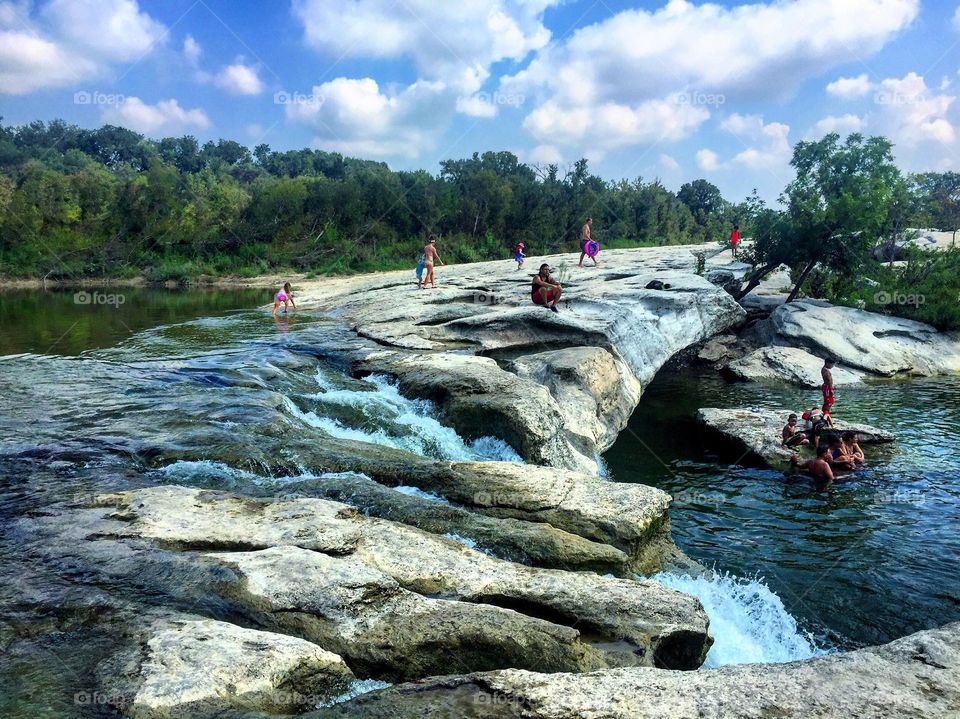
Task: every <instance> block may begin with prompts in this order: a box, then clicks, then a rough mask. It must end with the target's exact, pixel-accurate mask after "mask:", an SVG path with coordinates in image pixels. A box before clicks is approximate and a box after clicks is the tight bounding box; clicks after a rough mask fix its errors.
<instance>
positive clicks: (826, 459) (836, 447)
mask: <svg viewBox="0 0 960 719" xmlns="http://www.w3.org/2000/svg"><path fill="white" fill-rule="evenodd" d="M835 364H836V362H835V360H834V359H833V358H832V357H827V358H826V359H825V360H824V362H823V367H822V368H821V369H820V377H821V379H822V380H823V382H822V384H821V385H820V392H821V394H822V395H823V404H822V405H821V406H819V407H818V406H814V407H812V408H810V409H809V410H807V411H806V412H804V413H803V414H802V415H801V419H803V421H804V422H805V426H804V428H803V429H798V427H797V424H798V421H799V420H798V418H797V415H796V414H791V415H790V416H789V417H788V418H787V423H786V425H784V427H783V430H781V441H782V445H783V447H785V448H787V449H796V448H798V447H802V446H804V445H813V448H814V452H815V454H816V456H815V457H814V458H813V459H809V460H807V461H806V462H801V461H800V458H799V457H798V456H797V455H796V454H793V455H791V457H790V462H791V464H792V465H793V466H794V467H797V468H799V469H803V470H806V471H807V472H809V473H810V474H811V475H812V476H813V477H815V478H817V479H821V480H833V479H834V470H843V471H846V470H853V469H856V468H857V467H858V466H860V465H862V464H865V463H866V457H865V456H864V454H863V450H862V449H861V448H860V444H859V443H858V442H857V434H856V432H850V431H846V432H838V431H837V430H836V429H835V428H834V426H833V419H832V418H831V416H830V413H831V411H832V410H833V405H834V403H835V393H834V383H833V372H832V370H833V367H834V365H835Z"/></svg>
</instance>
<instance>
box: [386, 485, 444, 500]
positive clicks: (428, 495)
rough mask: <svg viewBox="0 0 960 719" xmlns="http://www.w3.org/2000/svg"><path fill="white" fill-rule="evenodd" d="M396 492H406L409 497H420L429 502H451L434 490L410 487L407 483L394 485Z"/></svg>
mask: <svg viewBox="0 0 960 719" xmlns="http://www.w3.org/2000/svg"><path fill="white" fill-rule="evenodd" d="M393 490H394V491H395V492H400V494H406V495H407V496H409V497H419V498H420V499H426V500H427V501H429V502H437V503H438V504H450V502H448V501H447V500H445V499H444V498H443V497H441V496H440V495H439V494H434V493H433V492H424V491H423V490H422V489H420V488H419V487H409V486H407V485H400V486H399V487H394V488H393Z"/></svg>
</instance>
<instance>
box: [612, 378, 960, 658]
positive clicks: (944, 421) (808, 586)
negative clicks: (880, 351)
mask: <svg viewBox="0 0 960 719" xmlns="http://www.w3.org/2000/svg"><path fill="white" fill-rule="evenodd" d="M819 399H820V393H819V390H804V389H799V388H794V387H783V386H770V385H761V384H741V383H737V384H730V383H727V382H725V381H723V380H722V379H721V378H719V377H717V376H716V375H715V374H713V373H698V372H695V371H689V370H687V371H683V370H679V371H670V370H664V371H662V372H661V374H660V375H659V376H658V377H657V378H656V379H655V380H654V381H653V382H652V383H651V384H650V386H649V387H647V388H646V390H645V392H644V395H643V399H642V400H641V402H640V405H639V407H638V408H637V410H636V411H635V413H634V415H633V417H632V418H631V420H630V423H629V427H628V428H627V430H626V431H624V432H623V433H622V434H621V435H620V437H619V438H618V440H617V442H616V444H615V445H614V446H613V447H612V448H611V449H610V450H609V451H608V452H607V453H606V454H605V459H606V462H607V465H608V467H609V471H610V472H611V473H612V475H613V478H614V479H616V480H618V481H624V482H642V483H645V484H650V485H653V486H656V487H660V488H661V489H664V490H666V491H668V492H670V493H671V494H672V495H673V496H674V505H673V508H672V509H671V519H672V526H673V535H674V538H675V539H676V541H677V543H678V544H679V545H680V547H681V548H682V549H684V551H686V552H687V553H688V554H689V555H691V556H692V557H694V558H695V559H697V560H699V561H700V562H702V563H704V564H706V565H708V566H711V567H714V568H715V569H716V570H717V571H718V572H720V573H722V574H730V575H733V576H732V577H730V576H724V577H720V578H719V579H717V580H715V581H714V582H711V583H704V582H702V581H698V582H693V581H691V580H685V579H682V578H668V579H667V581H669V582H670V583H671V584H673V585H674V586H677V587H678V588H681V589H686V590H687V591H692V592H693V593H695V594H698V595H699V596H700V597H701V599H702V600H703V601H704V603H705V605H707V606H708V607H710V606H711V605H712V606H713V607H714V609H713V613H712V616H711V620H712V623H713V627H714V631H715V632H717V633H718V635H719V636H718V642H717V646H715V652H716V653H718V654H720V655H722V657H721V659H720V662H721V663H726V662H725V658H727V657H734V658H736V660H740V661H743V660H746V661H752V660H754V659H759V658H761V657H765V658H767V659H770V658H772V657H773V656H775V654H771V649H773V647H775V646H777V645H778V644H779V646H780V649H782V650H783V651H784V656H787V657H790V658H792V657H795V656H798V655H802V654H804V653H806V652H808V651H816V650H817V649H821V650H822V649H831V648H844V649H847V648H852V647H857V646H862V645H865V644H878V643H883V642H888V641H890V640H892V639H895V638H897V637H901V636H904V635H906V634H909V633H911V632H915V631H918V630H921V629H926V628H931V627H935V626H939V625H942V624H944V623H946V622H949V621H957V620H958V619H960V571H958V567H960V533H958V530H960V380H958V379H955V378H949V379H915V380H904V381H880V382H874V383H871V384H869V385H867V386H865V387H862V388H858V389H852V388H851V389H844V388H840V389H839V390H838V392H837V405H836V411H835V412H834V416H836V417H838V418H842V419H846V420H850V421H855V422H866V423H868V424H871V425H874V426H877V427H881V428H884V429H887V430H890V431H892V432H894V433H895V434H896V436H897V438H898V441H897V442H896V444H895V445H887V446H870V445H865V446H864V450H865V452H866V453H867V459H868V465H869V466H868V467H867V468H866V469H863V470H859V471H858V472H856V473H855V474H854V475H853V476H852V477H851V478H850V479H848V480H845V481H842V482H838V483H836V484H833V485H832V486H829V487H826V488H822V489H821V488H817V487H815V486H814V485H813V484H812V483H811V482H810V481H809V480H808V479H806V478H804V477H792V478H790V477H786V476H785V475H784V474H783V473H782V472H778V471H772V470H760V469H749V468H744V467H739V466H737V465H735V464H733V462H735V461H736V460H737V456H736V453H731V451H730V450H729V448H724V447H722V446H717V445H716V444H714V443H713V442H712V441H710V440H707V439H705V438H704V436H703V435H702V432H701V430H700V429H699V428H698V426H697V424H696V422H695V419H694V418H695V416H696V411H697V409H698V408H700V407H743V406H747V407H750V406H756V407H762V408H773V409H777V408H781V409H782V408H788V409H790V410H792V411H796V412H797V413H799V412H801V411H802V410H803V409H804V408H809V407H810V406H812V405H814V404H816V403H817V402H818V401H819ZM785 416H786V415H785ZM744 613H746V614H752V615H754V616H757V617H763V618H764V619H763V621H761V622H758V623H749V622H748V623H744V622H742V621H741V620H742V618H743V615H744ZM791 618H795V619H796V622H797V624H798V627H797V629H798V631H794V626H793V625H792V619H791ZM718 622H723V623H724V624H726V625H728V626H727V627H726V629H725V630H720V631H718V630H717V626H718ZM801 639H807V640H808V642H809V646H805V645H804V642H803V641H801ZM771 640H773V641H771Z"/></svg>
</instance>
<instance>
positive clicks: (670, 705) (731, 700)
mask: <svg viewBox="0 0 960 719" xmlns="http://www.w3.org/2000/svg"><path fill="white" fill-rule="evenodd" d="M309 716H310V717H312V719H321V718H322V719H334V718H337V719H346V717H350V718H351V719H381V718H382V719H386V717H391V718H392V717H398V716H424V717H426V716H429V717H431V719H454V717H456V718H457V719H460V718H461V717H466V716H469V717H473V718H474V719H485V718H486V717H490V718H491V719H492V718H493V717H497V719H520V718H522V719H582V718H583V717H589V718H590V719H703V718H704V717H709V718H711V719H713V718H716V719H721V718H722V719H768V718H769V717H778V718H780V719H811V718H817V717H819V718H822V719H833V718H835V717H864V718H866V717H870V719H932V718H933V717H943V718H944V719H951V718H953V719H955V718H956V717H958V716H960V623H955V624H948V625H946V626H943V627H941V628H939V629H932V630H927V631H922V632H918V633H916V634H912V635H910V636H908V637H904V638H903V639H898V640H896V641H894V642H891V643H889V644H885V645H883V646H879V647H869V648H866V649H860V650H857V651H852V652H847V653H843V654H835V655H831V656H825V657H818V658H814V659H808V660H805V661H801V662H791V663H788V664H748V665H743V666H732V667H723V668H720V669H710V670H705V671H700V672H693V673H690V672H687V673H681V672H671V671H662V670H657V669H645V668H643V669H641V668H625V669H611V670H605V671H598V672H593V673H589V674H549V675H547V674H536V673H533V672H526V671H515V670H508V671H501V672H492V673H488V674H474V675H468V676H459V677H456V676H451V677H439V678H434V679H431V680H428V681H424V682H418V683H416V684H404V685H398V686H395V687H391V688H390V689H385V690H383V691H379V692H376V693H373V694H369V695H366V696H363V697H360V698H357V699H355V700H352V701H349V702H346V703H345V704H342V705H339V706H337V707H335V708H333V709H331V710H330V711H325V712H321V713H315V714H311V715H309Z"/></svg>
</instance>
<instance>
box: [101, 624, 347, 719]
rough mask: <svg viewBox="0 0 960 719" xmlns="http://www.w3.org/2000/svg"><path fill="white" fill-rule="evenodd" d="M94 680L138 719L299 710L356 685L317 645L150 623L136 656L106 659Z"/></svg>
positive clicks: (229, 627)
mask: <svg viewBox="0 0 960 719" xmlns="http://www.w3.org/2000/svg"><path fill="white" fill-rule="evenodd" d="M99 674H100V675H101V676H102V677H103V679H102V684H101V688H102V689H103V690H104V692H105V693H106V694H108V695H109V696H110V697H111V699H112V700H114V702H115V704H116V705H117V707H118V708H120V709H122V710H124V713H125V715H127V716H131V717H135V718H136V719H174V718H177V717H209V716H214V715H218V714H220V713H221V712H225V711H228V710H230V709H234V710H240V709H242V710H245V711H250V710H259V711H264V712H270V713H274V712H277V713H293V712H300V711H305V710H307V709H312V708H314V707H315V706H316V705H317V704H319V703H320V702H322V701H325V700H327V699H329V698H331V697H333V696H336V695H338V694H340V693H342V692H343V691H344V690H345V689H346V688H347V687H348V686H349V684H350V682H351V680H353V679H354V676H353V672H351V671H350V669H349V668H348V667H347V665H346V664H345V663H344V661H343V659H341V658H340V657H339V656H338V655H337V654H334V653H333V652H329V651H326V650H325V649H323V648H321V647H319V646H317V645H316V644H312V643H310V642H308V641H305V640H303V639H298V638H297V637H290V636H286V635H283V634H274V633H272V632H264V631H258V630H254V629H245V628H243V627H238V626H236V625H234V624H229V623H227V622H220V621H214V620H212V619H196V620H186V621H178V620H158V621H155V622H154V623H153V624H152V625H151V626H150V627H149V629H147V630H146V638H145V643H144V644H142V645H140V648H139V650H138V651H134V652H132V653H130V654H127V655H126V656H118V657H114V658H112V659H110V660H108V661H107V662H106V663H105V664H104V665H101V667H100V670H99Z"/></svg>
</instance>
